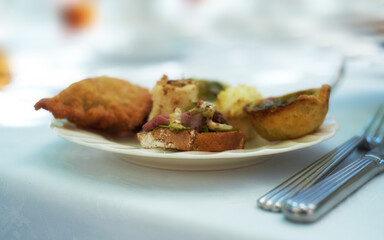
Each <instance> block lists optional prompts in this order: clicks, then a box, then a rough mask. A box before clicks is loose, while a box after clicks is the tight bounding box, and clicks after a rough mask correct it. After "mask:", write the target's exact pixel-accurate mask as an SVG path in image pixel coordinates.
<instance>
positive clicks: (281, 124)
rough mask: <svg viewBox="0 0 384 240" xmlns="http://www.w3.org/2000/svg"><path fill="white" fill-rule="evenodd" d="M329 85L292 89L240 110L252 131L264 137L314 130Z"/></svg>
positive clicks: (283, 137) (325, 107)
mask: <svg viewBox="0 0 384 240" xmlns="http://www.w3.org/2000/svg"><path fill="white" fill-rule="evenodd" d="M330 91H331V87H330V86H329V85H327V84H324V85H322V87H321V88H316V89H308V90H304V91H299V92H294V93H291V94H287V95H284V96H281V97H270V98H266V99H263V100H261V101H258V102H256V103H253V104H247V105H246V106H245V107H244V110H245V111H246V112H247V113H248V115H249V116H250V118H251V120H252V123H253V126H254V127H255V129H256V131H257V132H258V133H259V134H260V135H261V136H262V137H263V138H265V139H267V140H271V141H275V140H286V139H293V138H298V137H301V136H304V135H306V134H309V133H312V132H314V131H316V129H317V128H319V127H320V125H321V124H322V123H323V121H324V118H325V116H326V114H327V112H328V102H329V95H330Z"/></svg>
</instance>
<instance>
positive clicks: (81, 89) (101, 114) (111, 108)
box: [35, 77, 152, 135]
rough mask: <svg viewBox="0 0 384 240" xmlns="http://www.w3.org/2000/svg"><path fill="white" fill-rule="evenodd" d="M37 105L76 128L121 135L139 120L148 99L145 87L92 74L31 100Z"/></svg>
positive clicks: (146, 111)
mask: <svg viewBox="0 0 384 240" xmlns="http://www.w3.org/2000/svg"><path fill="white" fill-rule="evenodd" d="M40 108H44V109H46V110H48V111H50V112H51V113H52V114H53V116H54V117H55V118H66V119H68V120H69V121H71V122H73V123H74V124H76V126H78V127H80V128H89V129H95V130H101V131H104V132H105V133H107V134H112V135H125V134H129V133H131V132H133V131H134V130H135V129H136V128H138V127H140V126H141V125H142V124H143V122H144V121H145V120H146V118H147V116H148V114H149V112H150V111H151V108H152V100H151V94H150V92H149V90H148V89H146V88H143V87H141V86H138V85H134V84H132V83H130V82H128V81H125V80H121V79H117V78H111V77H96V78H88V79H85V80H82V81H79V82H76V83H73V84H72V85H70V86H69V87H68V88H66V89H64V90H63V91H61V92H60V93H59V94H58V95H57V96H55V97H53V98H43V99H41V100H40V101H38V102H37V103H36V104H35V109H36V110H39V109H40Z"/></svg>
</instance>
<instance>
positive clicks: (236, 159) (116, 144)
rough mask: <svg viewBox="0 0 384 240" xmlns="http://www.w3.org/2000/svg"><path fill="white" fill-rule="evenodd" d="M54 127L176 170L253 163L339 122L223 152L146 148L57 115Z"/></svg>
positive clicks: (316, 138)
mask: <svg viewBox="0 0 384 240" xmlns="http://www.w3.org/2000/svg"><path fill="white" fill-rule="evenodd" d="M51 128H52V130H53V131H54V132H55V133H56V134H57V135H59V136H60V137H62V138H64V139H66V140H68V141H71V142H74V143H77V144H80V145H84V146H88V147H92V148H96V149H101V150H105V151H109V152H113V153H115V154H118V155H119V156H120V157H122V158H123V159H124V160H126V161H129V162H131V163H135V164H138V165H143V166H149V167H155V168H162V169H173V170H222V169H230V168H238V167H244V166H249V165H253V164H256V163H259V162H261V161H263V160H265V159H267V158H268V157H269V156H271V155H273V154H278V153H283V152H289V151H293V150H297V149H302V148H306V147H310V146H313V145H315V144H318V143H320V142H322V141H324V140H326V139H329V138H330V137H332V136H333V135H334V134H335V133H336V130H337V128H338V124H337V122H336V121H335V120H334V119H332V118H327V119H326V120H325V121H324V123H323V125H322V126H321V127H320V128H319V129H318V130H317V131H316V132H314V133H312V134H308V135H306V136H304V137H301V138H297V139H292V140H287V141H275V142H268V141H265V140H262V139H256V140H254V141H251V142H247V143H246V145H245V149H243V150H233V151H225V152H219V153H212V152H197V151H188V152H175V151H166V150H158V149H143V148H141V147H140V144H139V142H138V141H137V140H136V138H124V139H108V138H105V137H104V136H102V135H99V134H97V133H94V132H91V131H86V130H83V129H79V128H76V127H75V126H74V125H73V124H71V123H69V122H67V121H65V120H61V119H54V120H53V121H52V123H51Z"/></svg>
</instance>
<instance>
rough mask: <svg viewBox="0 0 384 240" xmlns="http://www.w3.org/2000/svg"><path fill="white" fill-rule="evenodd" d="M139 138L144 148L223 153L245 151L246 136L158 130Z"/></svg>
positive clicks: (226, 133)
mask: <svg viewBox="0 0 384 240" xmlns="http://www.w3.org/2000/svg"><path fill="white" fill-rule="evenodd" d="M137 138H138V140H139V142H140V144H141V146H142V147H143V148H164V149H172V150H178V151H208V152H222V151H228V150H235V149H243V148H244V143H245V135H244V134H243V133H242V132H240V131H235V132H207V133H198V132H197V131H195V130H172V129H169V128H158V129H155V130H153V131H149V132H140V133H138V134H137Z"/></svg>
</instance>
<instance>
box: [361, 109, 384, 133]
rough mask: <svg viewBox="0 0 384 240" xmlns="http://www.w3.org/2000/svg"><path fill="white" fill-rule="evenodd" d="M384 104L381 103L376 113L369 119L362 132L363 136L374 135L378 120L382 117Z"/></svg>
mask: <svg viewBox="0 0 384 240" xmlns="http://www.w3.org/2000/svg"><path fill="white" fill-rule="evenodd" d="M383 108H384V104H381V105H380V106H379V107H378V109H377V110H376V112H375V115H373V117H372V118H371V119H369V121H368V122H367V124H366V126H365V128H364V131H363V133H362V134H361V136H362V137H370V136H372V135H373V131H375V130H376V129H377V126H376V125H377V121H378V119H380V117H381V114H382V113H381V112H382V111H383Z"/></svg>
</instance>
